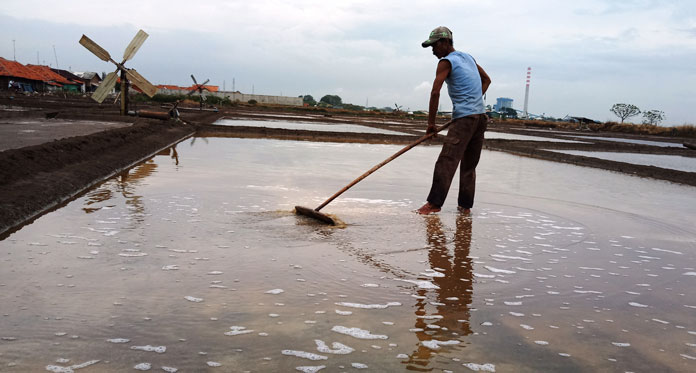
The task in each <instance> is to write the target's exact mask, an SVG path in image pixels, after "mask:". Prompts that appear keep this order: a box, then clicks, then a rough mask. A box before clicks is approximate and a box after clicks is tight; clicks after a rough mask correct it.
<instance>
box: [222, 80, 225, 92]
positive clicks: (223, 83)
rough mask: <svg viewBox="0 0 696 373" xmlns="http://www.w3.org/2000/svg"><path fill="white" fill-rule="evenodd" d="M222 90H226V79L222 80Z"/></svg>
mask: <svg viewBox="0 0 696 373" xmlns="http://www.w3.org/2000/svg"><path fill="white" fill-rule="evenodd" d="M222 91H223V92H225V81H224V80H223V81H222Z"/></svg>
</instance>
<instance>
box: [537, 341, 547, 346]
mask: <svg viewBox="0 0 696 373" xmlns="http://www.w3.org/2000/svg"><path fill="white" fill-rule="evenodd" d="M534 343H536V344H538V345H540V346H548V345H549V342H547V341H534Z"/></svg>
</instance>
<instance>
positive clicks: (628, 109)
mask: <svg viewBox="0 0 696 373" xmlns="http://www.w3.org/2000/svg"><path fill="white" fill-rule="evenodd" d="M609 111H611V112H612V113H614V115H616V116H617V117H619V119H621V123H623V122H624V120H626V119H628V118H630V117H635V116H636V115H638V114H640V109H638V106H635V105H631V104H614V106H612V107H611V109H610V110H609Z"/></svg>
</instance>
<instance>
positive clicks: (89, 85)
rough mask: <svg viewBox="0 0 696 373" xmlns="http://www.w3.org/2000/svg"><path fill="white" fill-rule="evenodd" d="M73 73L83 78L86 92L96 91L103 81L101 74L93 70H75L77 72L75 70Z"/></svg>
mask: <svg viewBox="0 0 696 373" xmlns="http://www.w3.org/2000/svg"><path fill="white" fill-rule="evenodd" d="M73 74H75V75H77V76H79V77H80V78H82V82H83V83H84V84H85V91H86V92H94V91H96V90H97V87H99V84H101V81H102V78H101V77H100V76H99V74H97V73H95V72H93V71H84V72H78V71H75V72H73Z"/></svg>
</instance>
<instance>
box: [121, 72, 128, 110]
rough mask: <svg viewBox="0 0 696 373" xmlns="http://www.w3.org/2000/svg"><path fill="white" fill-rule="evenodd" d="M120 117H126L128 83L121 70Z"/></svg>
mask: <svg viewBox="0 0 696 373" xmlns="http://www.w3.org/2000/svg"><path fill="white" fill-rule="evenodd" d="M121 115H128V82H127V80H126V71H125V70H121Z"/></svg>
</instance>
